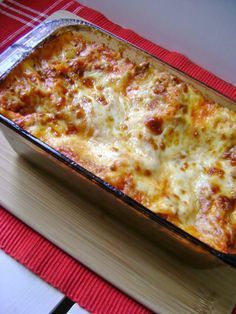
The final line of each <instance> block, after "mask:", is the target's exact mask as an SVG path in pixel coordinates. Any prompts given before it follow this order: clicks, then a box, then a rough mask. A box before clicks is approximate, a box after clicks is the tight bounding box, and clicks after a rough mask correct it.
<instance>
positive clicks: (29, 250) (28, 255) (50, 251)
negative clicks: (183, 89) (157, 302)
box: [0, 207, 151, 314]
mask: <svg viewBox="0 0 236 314" xmlns="http://www.w3.org/2000/svg"><path fill="white" fill-rule="evenodd" d="M0 248H1V249H2V250H4V251H5V252H6V253H7V254H9V255H10V256H12V257H13V258H14V259H15V260H17V261H19V262H20V263H21V264H23V265H24V266H26V267H27V268H28V269H29V270H31V271H32V272H34V273H35V274H36V275H38V276H39V277H40V278H42V279H43V280H45V281H46V282H48V283H49V284H51V285H52V286H54V287H55V288H57V289H59V290H60V291H61V292H63V293H64V294H66V295H67V296H68V297H69V298H71V299H72V300H73V301H75V302H77V303H79V304H80V306H82V307H84V308H85V309H86V310H87V311H89V312H92V313H102V314H104V313H107V314H114V313H115V314H119V313H120V314H124V313H136V314H148V313H151V311H149V310H148V309H146V308H145V307H143V306H142V305H140V304H139V303H137V302H136V301H134V300H133V299H131V298H130V297H128V296H127V295H125V294H124V293H122V292H121V291H120V290H118V289H116V288H115V287H114V286H112V285H111V284H109V283H108V282H107V281H105V280H104V279H102V278H101V277H99V276H98V275H96V274H95V273H94V272H92V271H91V270H89V269H88V268H87V267H85V266H84V265H82V264H81V263H80V262H78V261H76V260H75V259H74V258H72V257H71V256H69V255H68V254H66V253H65V252H63V251H62V250H61V249H59V248H58V247H56V246H55V245H54V244H52V243H51V242H49V241H48V240H46V239H45V238H44V237H42V236H41V235H39V234H38V233H37V232H35V231H34V230H32V229H31V228H30V227H28V226H27V225H25V224H24V223H22V222H21V221H20V220H19V219H17V218H16V217H14V216H13V215H11V214H10V213H8V212H7V211H6V210H5V209H4V208H2V207H0Z"/></svg>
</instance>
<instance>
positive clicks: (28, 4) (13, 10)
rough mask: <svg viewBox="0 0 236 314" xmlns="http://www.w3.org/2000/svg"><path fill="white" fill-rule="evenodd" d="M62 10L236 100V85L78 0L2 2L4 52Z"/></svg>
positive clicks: (0, 44)
mask: <svg viewBox="0 0 236 314" xmlns="http://www.w3.org/2000/svg"><path fill="white" fill-rule="evenodd" d="M61 9H63V10H68V11H70V12H72V13H75V14H77V15H78V16H80V17H83V18H85V19H87V20H88V21H90V22H92V23H94V24H96V25H98V26H100V27H102V28H104V29H106V30H108V31H110V32H112V33H113V34H116V35H118V36H119V37H121V38H123V39H126V40H128V41H130V42H131V43H133V44H135V45H137V46H138V47H140V48H143V49H145V50H146V51H148V52H149V53H151V54H153V55H155V56H156V57H158V58H160V59H161V60H163V61H165V62H167V63H169V64H171V65H172V66H174V67H176V68H178V69H179V70H182V71H183V72H185V73H187V74H189V75H190V76H192V77H194V78H195V79H198V80H199V81H201V82H203V83H205V84H207V85H208V86H210V87H212V88H214V89H216V90H218V91H219V92H220V93H222V94H224V95H225V96H227V97H229V98H231V99H233V100H236V87H235V86H233V85H231V84H229V83H227V82H225V81H223V80H222V79H220V78H218V77H216V76H215V75H214V74H212V73H210V72H208V71H206V70H204V69H202V68H201V67H199V66H198V65H196V64H194V63H193V62H191V61H190V60H189V59H188V58H186V57H185V56H183V55H181V54H179V53H177V52H170V51H168V50H166V49H164V48H162V47H160V46H158V45H156V44H154V43H152V42H150V41H149V40H147V39H144V38H143V37H141V36H139V35H138V34H136V33H135V32H133V31H131V30H129V29H124V28H122V27H120V26H119V25H116V24H114V23H113V22H111V21H109V20H108V19H107V18H106V17H104V16H103V15H102V14H101V13H99V12H97V11H95V10H93V9H90V8H87V7H85V6H83V5H81V4H79V3H78V2H76V1H74V0H71V1H70V0H56V1H55V0H41V1H31V0H20V1H16V0H4V1H3V3H1V4H0V29H1V34H0V52H1V51H3V50H4V49H5V48H7V47H8V46H9V45H10V44H12V43H13V42H14V41H15V40H16V39H18V38H19V37H21V36H22V35H23V34H25V33H27V32H28V31H29V30H30V29H31V28H32V27H34V26H36V25H38V24H39V23H40V22H42V21H43V20H44V19H45V18H46V17H47V16H49V15H51V14H52V13H53V12H55V11H57V10H61ZM27 23H28V24H27Z"/></svg>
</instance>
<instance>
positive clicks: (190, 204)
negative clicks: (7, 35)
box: [0, 31, 236, 252]
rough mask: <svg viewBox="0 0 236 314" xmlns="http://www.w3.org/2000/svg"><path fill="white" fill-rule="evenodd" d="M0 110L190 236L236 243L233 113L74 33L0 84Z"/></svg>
mask: <svg viewBox="0 0 236 314" xmlns="http://www.w3.org/2000/svg"><path fill="white" fill-rule="evenodd" d="M0 113H1V114H3V115H5V116H7V117H8V118H10V119H11V120H13V121H14V122H16V123H17V124H18V125H20V126H21V127H22V128H24V129H26V130H28V131H29V132H31V133H32V134H33V135H35V136H36V137H38V138H40V139H41V140H42V141H45V142H46V143H48V144H49V145H51V146H52V147H54V148H55V149H57V150H58V151H60V152H61V153H63V154H64V155H66V156H67V157H69V158H70V159H72V160H74V161H75V162H77V163H79V164H81V165H82V166H83V167H85V168H87V169H88V170H90V171H91V172H93V173H95V174H96V175H98V176H99V177H101V178H102V179H103V180H105V181H107V182H109V183H110V184H112V185H113V186H115V187H117V188H118V189H120V190H121V191H123V192H124V193H126V194H127V195H129V196H130V197H132V198H134V199H135V200H136V201H138V202H140V203H141V204H143V205H144V206H146V207H148V208H149V209H150V210H152V211H154V212H156V213H159V214H160V215H161V216H162V217H164V218H165V219H167V220H169V221H171V222H172V223H174V224H176V225H177V226H179V227H180V228H182V229H184V230H186V231H187V232H189V233H190V234H192V235H194V236H195V237H197V238H199V239H200V240H202V241H204V242H205V243H207V244H209V245H211V246H212V247H214V248H216V249H218V250H221V251H224V252H234V251H235V249H236V239H235V233H236V232H235V230H236V209H235V199H236V189H235V177H236V175H235V166H236V164H235V160H236V159H235V155H236V154H235V149H236V114H235V113H234V112H231V111H229V110H228V109H226V108H223V107H220V106H219V105H218V104H216V103H213V102H212V101H209V100H208V99H206V98H204V97H203V95H202V94H201V93H200V92H198V91H197V90H195V89H194V88H193V87H192V86H191V85H189V84H187V83H184V82H182V81H181V80H180V79H178V78H176V77H174V76H172V75H170V74H169V73H167V72H160V71H158V70H157V69H155V68H154V67H153V66H152V65H150V63H149V62H148V61H145V62H142V63H140V64H138V63H137V64H136V63H135V62H132V61H131V60H129V59H127V58H124V57H123V56H122V53H121V52H116V51H113V50H111V49H109V48H108V47H106V46H105V45H103V44H97V43H94V42H89V41H87V40H85V39H84V38H83V37H82V35H81V34H79V32H77V31H67V32H64V33H61V34H60V35H57V36H54V37H53V38H52V39H50V40H48V41H46V42H45V44H44V45H43V46H42V47H41V48H39V49H37V50H36V51H35V52H34V53H33V54H32V55H31V56H29V57H28V58H26V60H25V61H23V62H22V63H21V64H20V65H18V66H17V67H16V68H15V69H14V70H13V71H12V72H11V73H10V74H9V75H8V77H7V78H6V79H5V80H4V81H3V82H1V83H0Z"/></svg>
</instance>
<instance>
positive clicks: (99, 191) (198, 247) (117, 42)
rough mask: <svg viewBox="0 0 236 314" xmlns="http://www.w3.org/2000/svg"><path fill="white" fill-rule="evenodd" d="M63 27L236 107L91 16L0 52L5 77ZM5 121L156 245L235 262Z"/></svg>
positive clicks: (41, 160)
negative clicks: (91, 20) (100, 25)
mask: <svg viewBox="0 0 236 314" xmlns="http://www.w3.org/2000/svg"><path fill="white" fill-rule="evenodd" d="M64 27H75V28H77V29H79V30H80V31H81V32H84V33H88V34H91V38H92V39H96V40H100V41H104V42H106V43H107V44H109V46H111V47H112V48H113V49H114V47H115V48H121V47H122V49H126V50H127V55H128V56H129V57H130V58H131V59H132V58H135V59H136V60H137V59H138V58H139V59H140V60H143V59H142V58H145V59H148V60H149V61H151V62H152V63H153V64H155V66H157V67H159V68H161V69H165V70H168V71H169V72H171V73H173V74H174V75H176V76H178V77H180V78H181V79H182V80H185V81H188V82H190V83H191V84H193V85H195V86H196V87H197V88H198V89H200V90H201V91H202V92H203V93H204V94H205V95H207V96H208V97H210V98H213V99H214V100H216V101H217V102H218V103H220V104H221V105H223V106H227V107H228V108H230V109H231V110H235V104H234V103H233V102H232V101H231V100H229V99H227V98H226V97H224V96H223V95H220V94H219V93H218V92H217V91H214V90H212V89H211V88H209V87H207V86H206V85H204V84H202V83H200V82H198V81H196V80H194V79H192V78H190V77H189V76H187V75H186V74H184V73H182V72H181V71H179V70H177V69H175V68H173V67H171V66H169V65H168V64H165V63H163V62H162V61H161V60H159V59H158V58H156V57H153V56H152V55H150V54H148V53H146V52H144V51H142V50H141V49H139V48H137V47H135V46H133V45H131V44H129V43H127V42H125V41H124V40H121V39H119V38H117V37H115V36H113V35H112V34H110V33H108V32H105V31H103V30H101V29H99V28H98V27H95V26H93V25H91V24H89V23H87V22H84V21H80V20H73V19H60V20H53V21H49V22H45V23H42V24H41V25H39V26H38V27H36V28H35V29H33V30H32V31H31V32H30V33H28V34H27V35H26V36H24V37H23V38H21V39H20V40H18V41H17V42H16V43H15V44H13V45H12V46H11V47H10V48H8V49H7V50H6V51H5V52H4V53H3V54H2V55H0V80H2V79H4V78H5V77H6V75H7V74H8V73H9V72H10V71H11V70H12V69H13V68H14V67H15V66H16V65H17V64H18V63H20V62H21V61H22V60H23V59H24V58H25V57H26V56H28V55H29V54H30V53H31V52H32V51H33V50H35V48H37V46H38V45H40V44H41V43H42V42H43V41H44V40H46V39H47V38H49V37H50V36H52V35H53V34H54V33H55V32H57V31H58V30H59V29H62V28H64ZM0 122H1V124H0V127H1V129H2V131H3V133H4V135H5V136H6V138H7V140H8V141H9V143H10V144H11V146H12V147H13V148H14V150H15V151H16V152H17V153H18V154H19V155H21V156H23V157H25V158H26V159H28V160H29V161H31V162H33V163H34V164H36V165H38V166H39V167H41V168H43V169H45V170H46V171H48V172H49V173H52V174H54V175H56V176H57V177H60V178H61V179H62V180H63V182H66V183H67V184H68V185H69V186H70V187H72V188H75V187H77V188H78V189H79V190H80V192H81V193H82V194H83V195H85V196H86V197H89V198H90V199H91V195H92V201H94V202H96V204H99V206H102V207H104V209H106V210H108V211H109V212H110V213H112V214H114V215H115V216H116V217H118V218H119V219H121V220H122V221H124V222H125V223H128V225H129V226H131V227H134V228H135V229H138V230H139V231H140V232H142V233H143V234H145V235H146V236H148V237H149V238H150V239H151V240H152V241H155V242H156V244H157V245H160V246H164V247H166V248H167V249H168V250H169V251H171V252H174V253H175V254H176V255H178V256H180V257H181V258H182V259H184V260H187V261H188V263H189V262H190V263H191V264H192V265H194V266H202V267H210V266H215V265H223V264H224V263H227V264H229V265H231V266H236V254H227V253H222V252H219V251H217V250H215V249H213V248H211V247H210V246H209V245H207V244H205V243H203V242H201V241H200V240H198V239H197V238H195V237H193V236H191V235H190V234H188V233H186V232H185V231H183V230H182V229H180V228H178V227H177V226H175V225H173V224H172V223H170V222H168V221H166V220H165V219H163V218H161V217H160V216H159V215H158V214H155V213H153V212H152V211H151V210H149V209H147V208H145V207H144V206H142V205H141V204H140V203H138V202H136V201H135V200H133V199H132V198H130V197H128V196H127V195H125V194H124V193H122V192H121V191H120V190H118V189H116V188H114V187H113V186H111V185H109V184H108V183H106V182H104V181H103V180H101V179H100V178H98V177H97V176H95V175H94V174H93V173H91V172H89V171H88V170H86V169H85V168H83V167H81V166H80V165H79V164H77V163H75V162H73V161H72V160H71V159H69V158H67V157H66V156H65V155H63V154H61V153H59V152H58V151H56V150H55V149H53V148H52V147H50V146H49V145H47V144H45V143H43V142H42V141H41V140H39V139H37V138H35V137H34V136H33V135H31V134H30V133H29V132H27V131H25V130H23V129H22V128H21V127H19V126H18V125H17V124H15V123H14V122H12V121H11V120H9V119H7V118H6V117H4V116H2V115H0Z"/></svg>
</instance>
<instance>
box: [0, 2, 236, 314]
mask: <svg viewBox="0 0 236 314" xmlns="http://www.w3.org/2000/svg"><path fill="white" fill-rule="evenodd" d="M61 9H63V10H68V11H70V12H72V13H75V14H77V15H78V16H80V17H82V18H85V19H87V20H88V21H90V22H92V23H94V24H96V25H98V26H100V27H102V28H104V29H106V30H108V31H110V32H112V33H113V34H116V35H118V36H120V37H121V38H124V39H126V40H128V41H130V42H131V43H133V44H135V45H137V46H138V47H140V48H143V49H145V50H146V51H148V52H149V53H151V54H153V55H155V56H157V57H158V58H160V59H162V60H163V61H165V62H167V63H169V64H171V65H173V66H175V67H176V68H178V69H180V70H182V71H184V72H186V73H187V74H189V75H190V76H192V77H194V78H196V79H198V80H200V81H202V82H204V83H206V84H207V85H209V86H210V87H212V88H214V89H216V90H218V91H219V92H221V93H222V94H224V95H225V96H227V97H229V98H231V99H234V100H236V88H235V87H234V86H232V85H231V84H229V83H227V82H225V81H223V80H221V79H219V78H218V77H216V76H215V75H213V74H212V73H209V72H207V71H206V70H204V69H202V68H201V67H199V66H198V65H196V64H194V63H192V62H191V61H190V60H189V59H188V58H186V57H184V56H183V55H180V54H179V53H177V52H169V51H168V50H166V49H164V48H162V47H160V46H158V45H156V44H154V43H152V42H150V41H148V40H146V39H144V38H142V37H141V36H139V35H138V34H136V33H135V32H133V31H131V30H128V29H123V28H121V27H120V26H118V25H116V24H114V23H112V22H111V21H109V20H108V19H107V18H105V17H104V16H103V15H102V14H100V13H98V12H96V11H94V10H92V9H90V8H87V7H85V6H83V5H80V4H79V3H78V2H76V1H74V0H71V1H70V0H40V1H32V0H19V1H16V0H5V1H4V2H3V3H0V30H1V31H0V52H2V51H3V50H4V49H6V48H7V47H8V46H9V45H11V44H12V43H13V42H15V41H16V40H17V39H18V38H19V37H21V36H22V35H24V34H25V33H27V32H28V31H29V30H30V29H32V28H33V27H34V26H36V25H38V24H39V23H41V22H42V21H43V20H44V19H45V18H47V17H48V16H49V15H51V14H52V13H53V12H55V11H58V10H61ZM0 248H2V249H3V250H4V251H5V252H6V253H8V254H9V255H11V256H12V257H13V258H15V259H16V260H18V261H19V262H20V263H22V264H23V265H25V266H26V267H27V268H29V269H30V270H31V271H33V272H34V273H36V274H37V275H38V276H40V277H41V278H42V279H44V280H45V281H47V282H48V283H50V284H51V285H52V286H54V287H56V288H58V289H59V290H60V291H62V292H63V293H65V294H66V295H67V296H68V297H70V298H71V299H72V300H74V301H75V302H78V303H79V304H80V305H81V306H83V307H85V308H86V309H87V310H88V311H90V312H93V313H116V314H118V313H132V314H134V313H150V311H149V310H148V309H146V308H144V307H143V306H141V305H140V304H138V303H136V302H135V301H134V300H132V299H131V298H129V297H128V296H126V295H125V294H123V293H122V292H120V291H119V290H117V289H116V288H115V287H113V286H112V285H110V284H109V283H107V282H106V281H104V280H103V279H102V278H101V277H99V276H97V275H96V274H94V273H93V272H92V271H90V270H89V269H87V268H86V267H85V266H83V265H82V264H81V263H79V262H78V261H76V260H74V259H73V258H72V257H70V256H69V255H67V254H66V253H64V252H63V251H61V250H60V249H59V248H58V247H56V246H55V245H53V244H52V243H50V242H49V241H47V240H46V239H45V238H43V237H42V236H40V235H39V234H38V233H36V232H35V231H33V230H32V229H31V228H29V227H28V226H26V225H25V224H24V223H22V222H21V221H19V220H18V219H17V218H15V217H14V216H12V215H11V214H9V213H8V212H7V211H6V210H5V209H3V208H1V207H0Z"/></svg>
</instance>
